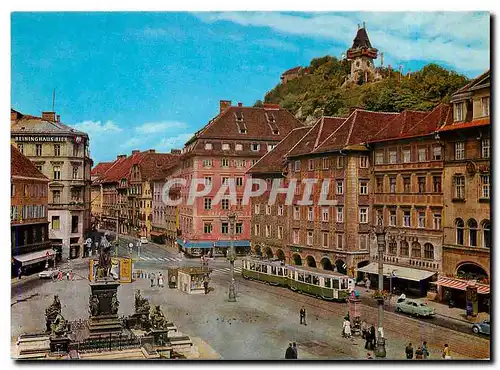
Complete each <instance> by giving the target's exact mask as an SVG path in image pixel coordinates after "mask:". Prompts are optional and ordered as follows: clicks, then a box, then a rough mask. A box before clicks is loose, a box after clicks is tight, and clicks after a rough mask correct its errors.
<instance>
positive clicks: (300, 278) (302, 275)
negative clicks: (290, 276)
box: [297, 273, 304, 281]
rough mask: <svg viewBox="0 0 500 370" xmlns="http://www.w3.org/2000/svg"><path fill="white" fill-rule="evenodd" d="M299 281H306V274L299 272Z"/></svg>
mask: <svg viewBox="0 0 500 370" xmlns="http://www.w3.org/2000/svg"><path fill="white" fill-rule="evenodd" d="M297 280H298V281H304V274H300V273H299V274H298V279H297Z"/></svg>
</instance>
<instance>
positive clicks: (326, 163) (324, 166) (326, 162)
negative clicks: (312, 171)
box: [323, 158, 329, 170]
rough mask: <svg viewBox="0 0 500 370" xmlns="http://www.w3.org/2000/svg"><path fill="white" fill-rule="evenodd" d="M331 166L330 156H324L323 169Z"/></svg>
mask: <svg viewBox="0 0 500 370" xmlns="http://www.w3.org/2000/svg"><path fill="white" fill-rule="evenodd" d="M328 166H329V163H328V158H323V169H324V170H327V169H328Z"/></svg>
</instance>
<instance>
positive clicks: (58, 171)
mask: <svg viewBox="0 0 500 370" xmlns="http://www.w3.org/2000/svg"><path fill="white" fill-rule="evenodd" d="M53 172H54V180H61V167H60V166H54V167H53Z"/></svg>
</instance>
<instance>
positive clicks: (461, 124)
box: [437, 117, 490, 132]
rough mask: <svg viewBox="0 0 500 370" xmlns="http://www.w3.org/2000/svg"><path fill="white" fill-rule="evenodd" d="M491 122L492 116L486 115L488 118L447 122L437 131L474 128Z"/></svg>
mask: <svg viewBox="0 0 500 370" xmlns="http://www.w3.org/2000/svg"><path fill="white" fill-rule="evenodd" d="M489 124H490V117H486V118H479V119H475V120H472V121H469V122H458V123H452V124H446V125H444V126H443V127H441V128H440V129H439V130H437V131H438V132H443V131H453V130H462V129H466V128H472V127H481V126H488V125H489Z"/></svg>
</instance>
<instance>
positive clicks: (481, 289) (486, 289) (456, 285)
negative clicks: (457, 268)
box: [436, 276, 490, 294]
mask: <svg viewBox="0 0 500 370" xmlns="http://www.w3.org/2000/svg"><path fill="white" fill-rule="evenodd" d="M436 284H437V285H439V286H444V287H447V288H452V289H458V290H466V288H467V285H469V284H471V282H470V281H468V280H462V279H455V278H450V277H445V276H440V277H439V278H438V281H436ZM475 286H476V287H477V292H478V293H479V294H490V286H489V285H485V284H477V283H476V284H475Z"/></svg>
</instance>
